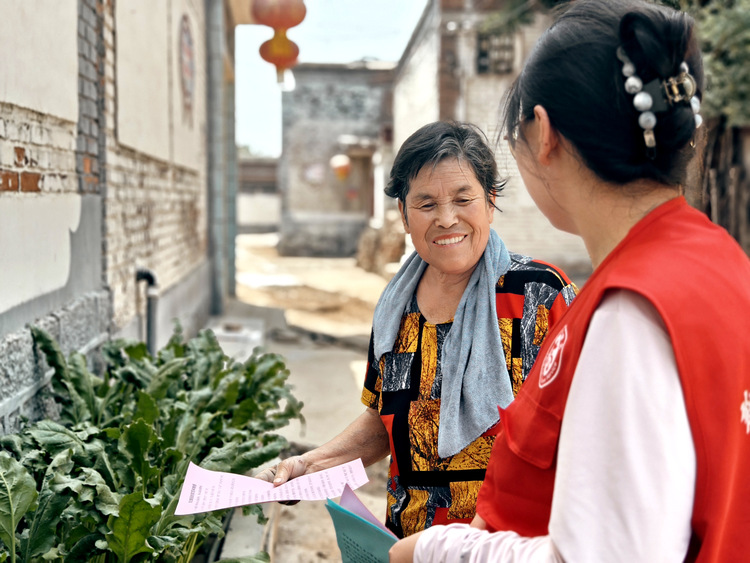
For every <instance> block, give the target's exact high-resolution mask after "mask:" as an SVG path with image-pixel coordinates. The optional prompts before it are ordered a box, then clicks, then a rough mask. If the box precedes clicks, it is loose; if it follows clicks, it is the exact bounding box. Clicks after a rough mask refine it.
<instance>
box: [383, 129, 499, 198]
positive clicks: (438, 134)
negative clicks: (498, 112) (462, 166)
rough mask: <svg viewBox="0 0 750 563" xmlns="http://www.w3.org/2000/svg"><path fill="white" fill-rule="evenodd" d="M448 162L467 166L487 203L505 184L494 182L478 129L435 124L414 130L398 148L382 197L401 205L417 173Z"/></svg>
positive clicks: (487, 149)
mask: <svg viewBox="0 0 750 563" xmlns="http://www.w3.org/2000/svg"><path fill="white" fill-rule="evenodd" d="M448 158H455V159H457V160H458V161H459V162H462V163H463V162H465V163H467V164H469V166H471V169H472V170H473V172H474V175H475V176H476V178H477V180H478V181H479V183H480V184H481V185H482V188H483V189H484V193H485V196H486V198H487V201H488V202H490V203H491V202H492V198H493V196H497V195H498V194H499V193H500V191H501V190H502V188H503V186H504V185H505V180H499V179H498V172H497V162H496V161H495V155H494V153H493V152H492V149H491V148H490V145H489V143H488V141H487V137H486V136H485V134H484V133H483V132H482V131H481V130H480V129H479V127H477V126H476V125H473V124H471V123H462V122H457V121H436V122H434V123H430V124H428V125H425V126H423V127H420V128H419V129H417V131H415V132H414V133H412V134H411V136H409V138H408V139H406V141H404V143H403V144H402V145H401V148H400V149H399V151H398V154H397V155H396V158H395V160H394V162H393V166H392V168H391V175H390V181H389V182H388V185H387V186H386V188H385V193H386V195H388V196H390V197H393V198H398V199H399V200H400V201H401V203H405V202H406V195H407V194H408V193H409V184H410V182H411V181H412V180H413V179H414V178H416V176H417V174H419V171H420V170H422V168H424V167H425V166H428V165H429V166H432V167H433V168H434V167H435V166H437V165H438V164H439V163H440V162H442V161H443V160H446V159H448ZM493 205H494V203H493Z"/></svg>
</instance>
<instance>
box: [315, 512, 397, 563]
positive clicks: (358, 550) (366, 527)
mask: <svg viewBox="0 0 750 563" xmlns="http://www.w3.org/2000/svg"><path fill="white" fill-rule="evenodd" d="M326 508H327V509H328V512H329V513H330V515H331V519H332V520H333V526H334V528H335V529H336V541H337V542H338V544H339V549H340V550H341V559H342V561H343V563H388V550H389V549H390V548H391V546H392V545H393V544H394V543H396V538H395V537H394V536H392V535H390V534H388V533H387V532H384V531H383V530H381V529H380V528H378V527H377V526H374V525H373V524H371V523H370V522H368V521H367V520H365V519H364V518H362V517H361V516H358V515H356V514H354V513H353V512H351V511H349V510H347V509H346V508H344V507H343V506H341V505H339V504H337V503H335V502H333V501H331V499H328V500H327V501H326Z"/></svg>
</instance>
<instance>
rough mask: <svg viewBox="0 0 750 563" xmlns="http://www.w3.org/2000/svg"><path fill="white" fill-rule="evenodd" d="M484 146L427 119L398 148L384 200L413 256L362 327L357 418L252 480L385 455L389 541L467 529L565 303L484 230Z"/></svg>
mask: <svg viewBox="0 0 750 563" xmlns="http://www.w3.org/2000/svg"><path fill="white" fill-rule="evenodd" d="M502 185H503V184H502V183H501V182H499V181H498V178H497V164H496V162H495V158H494V155H493V153H492V150H491V149H490V148H489V146H488V145H487V142H486V139H485V137H484V135H483V134H482V133H481V132H480V131H479V130H478V129H477V128H476V127H474V126H472V125H469V124H464V123H445V122H436V123H432V124H429V125H426V126H424V127H422V128H421V129H419V130H418V131H417V132H415V133H414V134H413V135H412V136H411V137H409V138H408V139H407V140H406V141H405V142H404V144H403V145H402V147H401V149H400V150H399V152H398V155H397V156H396V159H395V161H394V164H393V168H392V170H391V177H390V183H389V184H388V187H387V188H386V193H387V194H388V195H389V196H391V197H394V198H398V205H399V209H400V211H401V216H402V219H403V223H404V227H405V228H406V232H407V233H409V235H410V236H411V239H412V241H413V243H414V247H415V249H416V252H414V253H413V254H412V256H411V257H410V258H409V259H408V260H407V261H406V262H405V263H404V265H403V266H402V268H401V270H400V271H399V272H398V274H397V275H396V276H395V277H394V278H393V280H391V282H390V283H389V284H388V286H387V287H386V289H385V291H384V292H383V295H382V296H381V298H380V301H379V302H378V306H377V308H376V310H375V315H374V320H373V331H372V338H371V340H370V351H369V358H368V367H367V375H366V380H365V385H364V390H363V392H362V402H363V403H364V404H365V406H366V409H365V412H364V413H363V414H362V415H360V416H359V417H358V418H357V419H356V420H355V421H354V422H352V423H351V424H350V425H349V426H348V427H347V428H346V429H345V430H344V431H343V432H342V433H341V434H339V435H338V436H336V437H335V438H333V439H332V440H331V441H330V442H328V443H326V444H324V445H323V446H320V447H318V448H316V449H314V450H311V451H309V452H307V453H305V454H303V455H301V456H295V457H292V458H289V459H286V460H284V461H283V462H282V463H280V464H279V465H278V466H276V467H273V468H269V469H268V470H266V471H265V472H264V473H262V474H261V475H259V477H262V478H265V479H267V480H273V482H274V484H275V485H279V484H281V483H283V482H285V481H287V480H288V479H290V478H294V477H299V476H300V475H304V474H307V473H312V472H315V471H320V470H321V469H326V468H328V467H332V466H334V465H337V464H340V463H345V462H348V461H351V460H353V459H356V458H360V457H361V458H362V461H363V463H364V464H365V465H370V464H372V463H374V462H376V461H378V460H380V459H382V458H384V457H385V456H386V455H388V454H389V453H390V456H391V464H390V470H389V478H388V486H387V511H386V525H387V526H388V528H389V529H391V530H392V531H393V532H394V533H395V534H396V535H398V536H399V537H404V536H408V535H410V534H413V533H415V532H419V531H420V530H423V529H425V528H428V527H430V526H432V525H433V524H444V523H450V522H469V521H471V519H472V518H473V516H474V513H475V505H476V499H477V493H478V491H479V487H480V485H481V484H482V480H483V479H484V474H485V470H486V467H487V462H488V460H489V455H490V450H491V449H492V444H493V441H494V439H495V435H496V434H497V431H498V427H499V425H498V424H497V423H498V418H499V417H498V407H503V408H504V407H506V406H507V405H508V404H509V403H510V402H511V401H512V400H513V397H514V396H515V394H516V393H517V392H518V390H519V388H520V386H521V383H522V382H523V380H524V379H525V378H526V375H527V374H528V372H529V370H530V369H531V366H532V364H533V363H534V360H535V359H536V355H537V352H538V350H539V347H540V346H541V344H542V342H543V340H544V337H545V335H546V334H547V331H548V329H549V328H550V327H551V326H552V325H553V324H554V323H555V322H556V321H557V320H558V319H559V318H560V316H561V315H562V314H563V313H564V312H565V311H566V310H567V307H568V306H569V305H570V303H571V301H572V300H573V297H574V296H575V293H576V288H575V286H574V285H573V284H572V283H571V282H570V280H569V279H568V278H567V277H566V275H565V274H564V273H563V272H562V271H561V270H560V269H559V268H556V267H554V266H551V265H550V264H546V263H543V262H539V261H534V260H532V259H531V258H529V257H527V256H521V255H519V254H514V253H511V252H509V251H508V250H507V249H506V248H505V245H504V244H503V241H502V240H501V239H500V237H499V236H498V235H497V233H495V231H493V230H492V229H491V227H490V225H491V222H492V218H493V214H494V211H495V198H496V197H497V194H498V192H499V191H500V189H501V188H502Z"/></svg>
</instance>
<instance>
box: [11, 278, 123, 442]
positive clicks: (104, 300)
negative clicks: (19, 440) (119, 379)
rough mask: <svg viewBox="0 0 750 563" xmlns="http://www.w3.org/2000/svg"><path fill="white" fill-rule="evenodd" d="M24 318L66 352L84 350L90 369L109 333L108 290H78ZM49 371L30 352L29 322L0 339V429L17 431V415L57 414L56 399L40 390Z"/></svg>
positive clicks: (31, 350) (31, 417)
mask: <svg viewBox="0 0 750 563" xmlns="http://www.w3.org/2000/svg"><path fill="white" fill-rule="evenodd" d="M29 324H30V325H33V326H38V327H39V328H41V329H43V330H45V331H46V332H48V333H49V334H50V336H52V337H53V338H54V339H55V340H57V341H58V343H59V344H60V348H61V350H62V353H63V354H64V355H65V357H66V358H67V356H68V355H70V353H71V352H73V351H78V352H80V353H82V354H84V355H86V356H87V357H88V361H89V367H91V368H92V369H93V368H94V367H95V366H96V364H97V362H98V354H97V350H98V348H99V346H101V345H102V344H103V343H104V342H105V341H106V340H107V339H108V338H109V332H108V327H109V293H108V292H104V291H102V292H91V293H87V294H84V295H82V296H80V297H78V298H77V299H75V300H73V301H71V302H70V303H68V304H67V305H66V306H65V307H63V308H62V309H60V310H58V311H54V312H52V313H51V314H49V315H47V316H45V317H42V318H40V319H36V320H34V321H33V322H31V323H29ZM52 375H53V371H52V370H51V369H50V367H49V366H48V365H47V363H46V361H45V360H44V358H43V357H42V356H41V355H39V354H37V352H36V349H35V347H34V340H33V338H32V337H31V331H30V330H29V328H23V329H21V330H18V331H16V332H13V333H11V334H7V335H5V336H4V337H2V339H0V397H3V400H2V401H0V433H2V434H8V433H11V432H15V431H17V430H18V429H19V427H20V424H21V421H22V420H23V419H28V420H39V419H41V418H57V416H58V415H59V410H58V408H57V405H56V404H55V402H54V400H53V399H52V397H51V395H49V394H48V393H47V392H46V389H47V386H48V385H49V382H50V380H51V379H52Z"/></svg>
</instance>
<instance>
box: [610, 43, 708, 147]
mask: <svg viewBox="0 0 750 563" xmlns="http://www.w3.org/2000/svg"><path fill="white" fill-rule="evenodd" d="M617 58H618V59H620V62H622V74H623V76H625V91H626V92H627V93H628V94H632V95H633V106H634V107H635V109H636V110H638V111H639V112H641V114H640V115H639V116H638V125H640V127H641V129H643V140H644V142H645V143H646V147H648V148H649V149H653V148H655V147H656V137H654V127H656V114H657V113H659V112H662V111H667V110H668V109H669V108H670V107H671V106H673V105H675V104H678V103H689V104H690V107H691V109H692V110H693V115H694V117H695V127H696V129H697V128H698V127H700V126H701V124H702V123H703V118H702V117H701V115H700V113H699V112H700V110H701V101H700V99H698V96H696V95H695V93H696V92H697V91H698V87H697V85H696V83H695V78H693V77H692V75H691V74H690V69H689V68H688V65H687V63H686V62H684V61H683V62H682V63H680V73H679V74H678V75H677V76H673V77H671V78H667V79H666V80H661V79H659V78H655V79H654V80H652V81H651V82H649V83H648V84H645V85H644V84H643V81H642V80H641V79H640V78H639V77H638V76H637V75H636V73H635V65H634V64H633V63H632V62H631V60H630V59H629V58H628V55H627V54H626V53H625V49H623V48H622V47H621V46H620V47H618V48H617Z"/></svg>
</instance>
